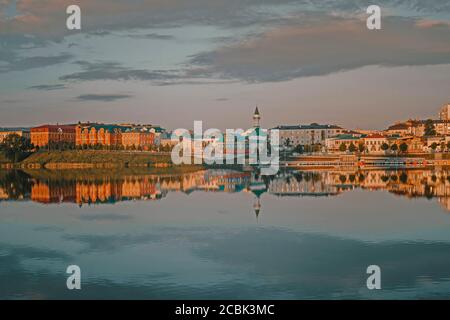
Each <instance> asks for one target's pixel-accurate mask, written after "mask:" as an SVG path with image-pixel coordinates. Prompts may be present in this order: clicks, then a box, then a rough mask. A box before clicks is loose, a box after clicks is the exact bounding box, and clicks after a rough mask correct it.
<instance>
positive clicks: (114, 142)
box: [75, 124, 127, 146]
mask: <svg viewBox="0 0 450 320" xmlns="http://www.w3.org/2000/svg"><path fill="white" fill-rule="evenodd" d="M125 129H127V128H126V127H122V126H118V125H112V124H88V125H78V126H77V127H76V129H75V131H76V138H75V144H76V145H77V146H83V145H88V146H94V145H102V146H120V145H122V131H124V130H125Z"/></svg>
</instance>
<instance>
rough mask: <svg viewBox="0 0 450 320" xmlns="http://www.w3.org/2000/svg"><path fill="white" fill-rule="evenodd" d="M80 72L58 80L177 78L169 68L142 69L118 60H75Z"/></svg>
mask: <svg viewBox="0 0 450 320" xmlns="http://www.w3.org/2000/svg"><path fill="white" fill-rule="evenodd" d="M76 64H78V65H79V66H81V68H82V70H83V71H81V72H76V73H72V74H69V75H65V76H61V77H60V78H59V79H60V80H75V81H77V80H78V81H86V80H172V79H178V78H179V76H178V75H176V74H175V72H176V71H173V70H172V71H170V70H152V71H148V70H144V69H131V68H126V67H123V66H122V65H121V64H120V63H118V62H95V63H91V62H87V61H77V62H76Z"/></svg>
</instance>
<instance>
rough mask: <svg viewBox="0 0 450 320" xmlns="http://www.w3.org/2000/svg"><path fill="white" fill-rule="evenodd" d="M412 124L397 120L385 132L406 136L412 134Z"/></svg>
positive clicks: (391, 134)
mask: <svg viewBox="0 0 450 320" xmlns="http://www.w3.org/2000/svg"><path fill="white" fill-rule="evenodd" d="M411 128H412V126H411V125H410V124H408V123H407V122H398V123H396V124H394V125H392V126H390V127H389V128H387V130H386V134H387V135H389V136H395V135H397V136H407V135H411V134H412V129H411Z"/></svg>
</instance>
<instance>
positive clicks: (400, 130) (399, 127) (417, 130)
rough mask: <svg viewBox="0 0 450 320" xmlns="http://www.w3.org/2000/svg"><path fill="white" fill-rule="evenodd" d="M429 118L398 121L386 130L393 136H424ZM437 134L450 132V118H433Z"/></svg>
mask: <svg viewBox="0 0 450 320" xmlns="http://www.w3.org/2000/svg"><path fill="white" fill-rule="evenodd" d="M428 121H429V120H408V121H405V122H400V123H396V124H394V125H392V126H390V127H389V128H388V129H387V130H386V134H387V135H390V136H393V135H398V136H402V137H404V136H411V135H412V136H417V137H423V136H424V135H425V127H426V124H427V122H428ZM431 121H432V123H433V125H434V129H435V130H436V134H437V135H443V136H445V135H448V134H450V122H449V121H448V120H431Z"/></svg>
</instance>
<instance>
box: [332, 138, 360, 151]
mask: <svg viewBox="0 0 450 320" xmlns="http://www.w3.org/2000/svg"><path fill="white" fill-rule="evenodd" d="M362 141H363V140H362V139H361V138H360V137H355V136H354V135H350V134H340V135H337V136H335V137H332V138H328V139H326V140H325V147H326V150H327V151H328V152H336V153H339V152H342V151H341V150H340V149H341V145H345V147H346V151H347V150H349V149H350V146H351V145H354V146H355V147H356V148H358V147H359V144H360V143H362Z"/></svg>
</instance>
